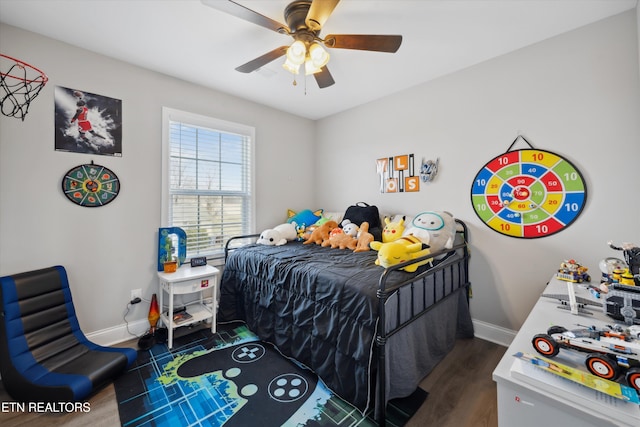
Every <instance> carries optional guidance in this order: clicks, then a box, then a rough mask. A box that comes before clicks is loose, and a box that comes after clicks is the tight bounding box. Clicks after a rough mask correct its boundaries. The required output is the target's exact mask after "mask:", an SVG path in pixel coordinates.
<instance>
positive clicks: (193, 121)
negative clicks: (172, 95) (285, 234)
mask: <svg viewBox="0 0 640 427" xmlns="http://www.w3.org/2000/svg"><path fill="white" fill-rule="evenodd" d="M170 122H181V123H184V124H187V125H191V126H196V127H202V128H207V129H213V130H216V131H219V132H224V133H233V134H239V135H245V136H247V137H248V138H249V151H250V152H249V156H248V159H249V162H250V165H249V172H248V173H249V175H250V176H249V188H250V190H249V193H250V194H249V200H250V204H251V206H250V207H249V215H250V218H249V220H248V221H247V224H248V227H249V229H248V230H247V233H246V234H254V233H255V229H256V215H255V213H256V187H255V183H256V176H255V171H256V164H255V128H254V127H252V126H248V125H243V124H240V123H234V122H230V121H226V120H222V119H218V118H215V117H209V116H204V115H200V114H196V113H191V112H187V111H182V110H177V109H174V108H169V107H163V108H162V176H161V178H162V194H161V209H160V224H161V227H172V226H173V224H171V223H170V215H169V207H170V203H171V195H170V188H169V187H170V182H169V181H170V172H171V169H170V162H171V150H170V138H171V126H170ZM225 243H226V242H225ZM197 256H206V257H207V259H217V258H221V257H222V256H223V250H219V251H217V250H216V251H213V252H206V253H200V254H198V255H197ZM189 258H190V255H189V254H187V260H188V259H189Z"/></svg>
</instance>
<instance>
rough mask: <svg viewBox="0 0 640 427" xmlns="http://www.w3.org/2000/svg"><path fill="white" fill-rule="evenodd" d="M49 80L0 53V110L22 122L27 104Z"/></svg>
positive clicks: (20, 62) (27, 66)
mask: <svg viewBox="0 0 640 427" xmlns="http://www.w3.org/2000/svg"><path fill="white" fill-rule="evenodd" d="M48 80H49V78H48V77H47V76H46V74H44V73H43V72H42V71H40V70H39V69H37V68H36V67H34V66H32V65H29V64H27V63H26V62H22V61H20V60H17V59H14V58H11V57H10V56H7V55H4V54H2V53H0V110H1V111H2V114H3V115H5V116H8V117H17V118H19V119H21V120H22V121H24V117H25V116H26V115H27V112H28V110H29V104H30V103H31V101H32V100H33V99H34V98H35V97H36V96H38V94H39V93H40V91H41V90H42V88H43V87H44V85H45V84H46V83H47V81H48Z"/></svg>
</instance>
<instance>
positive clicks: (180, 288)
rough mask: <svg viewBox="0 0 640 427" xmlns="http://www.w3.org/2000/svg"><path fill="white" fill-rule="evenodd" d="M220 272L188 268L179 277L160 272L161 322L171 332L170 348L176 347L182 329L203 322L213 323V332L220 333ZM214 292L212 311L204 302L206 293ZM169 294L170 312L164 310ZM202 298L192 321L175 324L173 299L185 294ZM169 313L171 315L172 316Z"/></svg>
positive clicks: (206, 267) (189, 309)
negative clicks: (175, 339) (175, 337)
mask: <svg viewBox="0 0 640 427" xmlns="http://www.w3.org/2000/svg"><path fill="white" fill-rule="evenodd" d="M219 273H220V270H218V269H217V268H215V267H212V266H210V265H204V266H201V267H191V266H190V265H188V264H185V265H183V266H182V267H180V268H178V270H177V271H176V272H175V273H165V272H163V271H159V272H158V278H159V279H160V292H159V293H160V298H159V303H160V319H161V320H162V323H164V324H165V325H166V326H167V329H168V330H169V341H168V345H169V348H172V347H173V330H174V329H175V328H177V327H180V326H187V325H190V324H192V323H195V322H199V321H201V320H207V319H211V332H215V331H216V300H217V298H216V296H217V292H218V275H219ZM207 289H211V290H212V292H213V302H212V304H211V307H207V306H206V305H205V304H204V302H203V297H202V291H204V290H207ZM164 292H166V293H167V294H168V296H169V304H168V305H169V309H168V311H165V310H164V308H163V304H162V301H163V296H164ZM196 292H197V293H199V294H200V301H199V302H198V303H193V304H190V305H189V306H188V307H187V313H189V314H190V315H191V316H192V317H191V318H190V319H188V320H185V321H184V322H180V323H179V324H176V323H175V322H174V321H173V296H174V295H183V294H193V293H196ZM168 313H171V314H170V315H169V314H168Z"/></svg>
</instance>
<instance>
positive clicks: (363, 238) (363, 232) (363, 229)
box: [353, 221, 374, 252]
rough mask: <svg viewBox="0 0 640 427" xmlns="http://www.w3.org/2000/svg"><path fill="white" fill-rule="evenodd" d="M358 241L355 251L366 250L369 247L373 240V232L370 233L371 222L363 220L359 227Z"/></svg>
mask: <svg viewBox="0 0 640 427" xmlns="http://www.w3.org/2000/svg"><path fill="white" fill-rule="evenodd" d="M357 237H358V242H357V244H356V248H355V249H354V251H353V252H366V251H368V250H369V249H371V248H370V247H369V243H371V242H373V240H374V239H373V234H371V233H369V223H368V222H366V221H365V222H363V223H362V224H360V229H358V236H357Z"/></svg>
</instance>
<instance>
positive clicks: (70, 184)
mask: <svg viewBox="0 0 640 427" xmlns="http://www.w3.org/2000/svg"><path fill="white" fill-rule="evenodd" d="M62 191H63V192H64V195H65V196H67V198H68V199H69V200H71V201H72V202H73V203H76V204H78V205H80V206H85V207H89V208H94V207H100V206H104V205H106V204H108V203H111V202H112V201H113V199H115V198H116V196H118V193H119V192H120V180H119V179H118V177H117V176H116V174H115V173H113V172H112V171H111V170H109V169H107V168H106V167H104V166H101V165H96V164H94V163H93V162H91V164H84V165H80V166H76V167H75V168H73V169H71V170H69V172H67V173H66V174H65V176H64V178H63V179H62Z"/></svg>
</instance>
